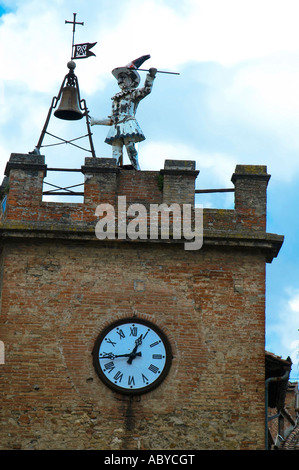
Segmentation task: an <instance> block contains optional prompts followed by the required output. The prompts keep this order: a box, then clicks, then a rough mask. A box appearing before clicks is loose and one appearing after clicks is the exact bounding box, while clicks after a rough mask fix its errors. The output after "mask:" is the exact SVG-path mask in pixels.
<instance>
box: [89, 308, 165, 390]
mask: <svg viewBox="0 0 299 470" xmlns="http://www.w3.org/2000/svg"><path fill="white" fill-rule="evenodd" d="M132 322H134V323H137V324H138V323H141V324H142V325H145V326H148V327H149V328H151V329H152V330H154V331H155V332H156V333H157V334H158V335H159V336H160V338H161V340H162V341H163V344H164V347H165V352H166V362H165V365H164V368H163V370H162V372H161V373H160V374H159V376H158V377H157V378H156V380H155V381H154V382H152V383H151V384H149V385H147V386H145V387H142V388H137V389H127V388H124V387H121V386H119V385H117V384H114V383H112V382H111V381H110V380H109V379H108V378H107V377H106V375H105V374H104V372H103V371H102V368H101V366H100V362H99V349H100V346H101V344H102V341H103V339H104V338H105V337H106V335H107V334H108V333H109V331H111V330H113V329H114V328H116V327H117V326H120V325H123V324H126V323H132ZM92 356H93V366H94V368H95V371H96V373H97V375H98V376H99V378H100V379H101V380H102V382H103V383H104V384H105V385H107V386H108V387H109V388H110V389H112V390H114V391H115V392H118V393H121V394H124V395H143V394H144V393H148V392H150V391H152V390H154V389H155V388H156V387H158V386H159V385H160V384H161V383H162V382H163V380H164V379H165V377H166V376H167V374H168V372H169V369H170V367H171V363H172V357H173V356H172V349H171V345H170V342H169V340H168V338H167V336H166V334H165V333H164V332H163V331H162V330H161V328H159V327H158V326H157V325H156V324H154V323H152V322H150V321H148V320H146V319H144V318H138V317H126V318H122V319H119V320H116V321H114V322H112V323H110V324H109V325H108V326H106V327H105V328H104V329H103V330H102V331H101V333H100V334H99V335H98V337H97V339H96V341H95V344H94V348H93V350H92Z"/></svg>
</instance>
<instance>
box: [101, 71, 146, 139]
mask: <svg viewBox="0 0 299 470" xmlns="http://www.w3.org/2000/svg"><path fill="white" fill-rule="evenodd" d="M153 81H154V78H153V77H151V76H150V75H149V74H148V75H147V76H146V80H145V83H144V87H143V88H131V89H129V90H125V91H121V92H120V93H117V94H116V95H115V96H113V98H112V100H113V103H112V116H111V120H112V125H111V127H110V130H109V132H108V135H107V137H106V139H105V142H106V143H107V144H110V145H112V144H113V143H114V142H115V143H116V142H117V141H121V142H123V143H127V142H141V141H142V140H145V137H144V134H143V132H142V130H141V128H140V126H139V124H138V122H137V120H136V118H135V114H136V111H137V107H138V104H139V102H140V101H141V100H142V99H143V98H144V97H145V96H147V95H148V94H149V93H150V92H151V91H152V86H153Z"/></svg>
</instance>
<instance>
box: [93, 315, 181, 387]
mask: <svg viewBox="0 0 299 470" xmlns="http://www.w3.org/2000/svg"><path fill="white" fill-rule="evenodd" d="M93 355H94V366H95V369H96V371H97V373H98V375H99V376H100V378H101V379H102V380H103V381H104V383H106V385H108V386H109V387H110V388H112V389H114V390H116V391H118V392H121V393H126V394H138V393H145V392H147V391H150V390H152V389H153V388H155V387H156V386H158V385H159V384H160V383H161V382H162V380H163V379H164V378H165V376H166V374H167V373H168V370H169V367H170V365H171V359H172V355H171V349H170V344H169V342H168V340H167V338H166V336H165V335H164V333H163V332H162V331H161V330H160V329H159V328H158V327H157V326H156V325H153V324H152V323H149V322H147V321H145V320H142V319H135V318H134V319H126V320H120V321H118V322H115V323H113V324H112V325H110V326H109V327H108V328H106V329H105V330H104V331H103V332H102V333H101V334H100V335H99V337H98V339H97V341H96V344H95V348H94V351H93Z"/></svg>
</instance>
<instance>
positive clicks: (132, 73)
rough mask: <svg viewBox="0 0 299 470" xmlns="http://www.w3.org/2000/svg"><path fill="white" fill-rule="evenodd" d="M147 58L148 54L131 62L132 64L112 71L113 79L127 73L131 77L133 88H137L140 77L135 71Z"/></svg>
mask: <svg viewBox="0 0 299 470" xmlns="http://www.w3.org/2000/svg"><path fill="white" fill-rule="evenodd" d="M149 58H150V55H149V54H147V55H143V56H141V57H138V59H135V60H132V62H130V63H129V64H127V65H126V66H125V67H117V68H116V69H113V70H112V75H114V77H115V78H116V79H117V78H118V77H119V75H120V74H121V73H127V74H129V75H130V76H131V77H132V79H133V81H134V86H138V85H139V82H140V76H139V73H138V72H137V70H138V69H139V67H140V66H141V65H142V64H143V62H145V61H146V60H147V59H149Z"/></svg>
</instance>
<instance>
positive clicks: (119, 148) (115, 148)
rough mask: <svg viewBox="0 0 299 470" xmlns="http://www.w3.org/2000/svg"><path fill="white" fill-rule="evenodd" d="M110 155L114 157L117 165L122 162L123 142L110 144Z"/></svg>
mask: <svg viewBox="0 0 299 470" xmlns="http://www.w3.org/2000/svg"><path fill="white" fill-rule="evenodd" d="M112 157H113V158H116V161H117V165H118V166H120V165H122V164H123V144H122V143H121V142H119V141H116V142H113V144H112Z"/></svg>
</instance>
